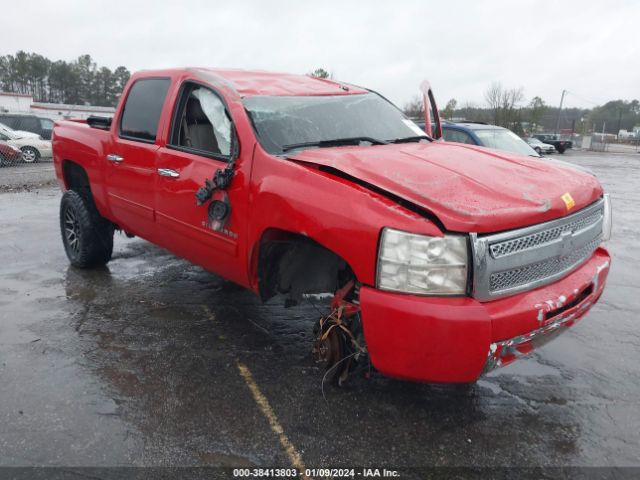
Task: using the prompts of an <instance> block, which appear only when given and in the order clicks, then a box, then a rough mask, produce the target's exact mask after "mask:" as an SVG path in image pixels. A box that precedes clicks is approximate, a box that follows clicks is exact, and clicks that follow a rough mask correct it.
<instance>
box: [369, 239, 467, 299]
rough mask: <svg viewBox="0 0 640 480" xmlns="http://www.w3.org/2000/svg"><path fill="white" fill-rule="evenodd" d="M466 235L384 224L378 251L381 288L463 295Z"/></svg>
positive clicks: (465, 269) (465, 271) (418, 292)
mask: <svg viewBox="0 0 640 480" xmlns="http://www.w3.org/2000/svg"><path fill="white" fill-rule="evenodd" d="M467 251H468V249H467V237H466V236H462V235H445V236H444V237H429V236H426V235H416V234H413V233H407V232H402V231H400V230H394V229H392V228H385V229H384V230H383V231H382V236H381V238H380V251H379V252H378V278H377V286H378V288H380V289H381V290H392V291H396V292H405V293H416V294H422V295H464V294H465V293H466V291H467V263H468V262H467Z"/></svg>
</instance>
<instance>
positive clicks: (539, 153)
mask: <svg viewBox="0 0 640 480" xmlns="http://www.w3.org/2000/svg"><path fill="white" fill-rule="evenodd" d="M535 151H536V152H538V155H542V149H541V148H540V147H536V148H535Z"/></svg>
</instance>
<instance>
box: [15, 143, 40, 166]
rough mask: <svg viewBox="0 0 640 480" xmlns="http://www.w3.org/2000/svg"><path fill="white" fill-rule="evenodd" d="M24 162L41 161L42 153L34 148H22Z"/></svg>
mask: <svg viewBox="0 0 640 480" xmlns="http://www.w3.org/2000/svg"><path fill="white" fill-rule="evenodd" d="M20 150H22V161H23V162H24V163H36V162H37V161H38V160H40V152H39V151H38V150H36V149H35V148H33V147H22V148H21V149H20Z"/></svg>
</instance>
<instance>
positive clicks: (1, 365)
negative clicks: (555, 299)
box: [0, 152, 640, 478]
mask: <svg viewBox="0 0 640 480" xmlns="http://www.w3.org/2000/svg"><path fill="white" fill-rule="evenodd" d="M558 158H561V159H562V160H565V161H570V162H575V163H577V164H580V165H583V166H587V167H589V168H591V169H592V170H594V171H595V172H596V173H597V175H598V177H599V178H600V180H601V182H602V183H603V185H604V187H605V189H606V190H607V191H608V192H610V194H611V196H612V201H613V208H614V232H613V239H612V240H611V242H610V243H609V247H610V250H611V253H612V257H613V260H612V267H611V273H610V275H609V281H608V286H607V288H606V290H605V293H604V295H603V297H602V298H601V300H600V302H599V303H598V304H597V305H596V306H595V307H594V308H593V310H592V311H591V312H590V313H589V314H588V315H587V316H586V317H585V318H584V319H583V320H582V321H581V322H580V323H578V324H577V325H576V326H575V327H574V328H572V329H570V330H569V331H567V332H566V333H565V334H563V335H561V336H560V337H559V338H557V339H556V340H554V341H553V342H551V343H550V344H548V345H546V346H544V347H543V348H541V349H539V350H538V351H536V352H535V353H534V354H533V355H532V356H531V357H529V358H527V359H524V360H521V361H519V362H516V363H514V364H512V365H509V366H507V367H504V368H502V369H499V370H497V371H494V372H492V373H490V374H489V375H488V376H486V377H484V378H482V379H481V380H480V381H479V382H478V383H477V384H475V385H473V386H470V387H459V386H443V385H422V384H415V383H408V382H402V381H397V380H392V379H388V378H384V377H382V376H380V375H378V374H373V375H372V376H371V378H365V377H364V376H362V375H357V376H355V377H353V378H351V379H350V381H349V382H348V383H347V385H346V386H344V387H342V388H337V387H333V386H329V385H324V389H323V388H322V385H321V379H322V372H321V370H320V368H319V367H318V366H317V365H316V364H315V363H314V362H313V360H312V358H311V355H310V350H311V338H312V326H313V323H314V322H315V321H316V320H317V318H318V316H319V315H320V312H319V309H321V308H322V304H321V303H319V301H315V302H311V301H310V302H309V304H307V305H304V306H301V307H295V308H290V309H285V308H283V306H282V303H281V301H271V302H269V303H267V304H261V303H260V302H259V300H258V299H257V298H255V297H254V296H253V294H252V293H250V292H247V291H245V290H243V289H241V288H238V287H236V286H235V285H233V284H230V283H228V282H226V281H224V280H222V279H220V278H218V277H216V276H215V275H213V274H211V273H208V272H206V271H204V270H202V269H201V268H199V267H196V266H193V265H191V264H189V263H188V262H186V261H184V260H181V259H179V258H176V257H175V256H173V255H171V254H170V253H168V252H166V251H163V250H161V249H159V248H157V247H155V246H153V245H151V244H149V243H146V242H144V241H142V240H139V239H128V238H126V237H124V236H121V235H117V236H116V243H115V252H114V257H113V260H112V261H111V262H110V263H109V265H108V267H106V268H102V269H98V270H93V271H79V270H76V269H73V268H71V267H70V266H69V264H68V262H67V259H66V257H65V255H64V251H63V248H62V244H61V240H60V232H59V226H58V206H59V200H60V192H59V191H58V190H56V189H55V188H53V187H46V188H35V189H34V188H31V189H30V190H28V191H24V190H23V191H20V192H8V193H0V231H1V232H2V245H3V248H2V249H0V478H2V473H3V469H2V468H1V467H5V470H4V472H5V473H6V472H7V471H8V470H6V467H25V466H48V467H61V468H62V467H64V469H63V471H64V472H69V471H73V468H77V467H116V466H120V467H122V466H125V467H202V466H212V467H227V468H233V467H244V468H248V469H253V468H267V467H282V468H299V469H305V468H306V469H320V468H355V469H356V473H358V472H360V473H361V474H362V472H365V471H364V470H363V469H364V468H378V469H383V468H387V469H391V470H397V471H399V472H401V473H402V476H403V478H412V477H416V478H419V477H420V476H421V475H422V473H420V470H416V468H434V467H451V468H454V467H521V468H522V467H525V468H532V467H640V459H639V452H640V371H639V365H640V325H639V323H638V322H639V320H638V314H639V313H640V269H639V268H638V266H639V265H640V262H639V260H640V249H639V248H638V244H639V241H640V221H639V220H640V213H639V212H638V205H640V191H639V190H638V185H640V174H639V166H640V156H639V155H614V154H592V153H586V152H584V153H583V152H568V153H567V154H565V155H563V156H560V155H558ZM389 321H390V322H392V321H393V319H389ZM70 469H71V470H70ZM78 471H80V470H78ZM109 471H110V470H109V469H105V470H101V471H100V472H101V473H96V474H95V475H94V476H95V477H96V478H107V474H108V472H109ZM214 471H215V470H214ZM435 471H437V470H435ZM584 471H585V472H590V471H591V472H595V470H589V469H586V470H584ZM607 471H608V470H607ZM17 472H20V470H18V471H17ZM185 472H186V471H185ZM448 472H449V473H451V475H452V476H453V474H454V473H456V472H459V471H458V470H455V469H454V470H449V471H448ZM557 472H560V470H558V471H556V473H557ZM14 473H15V471H14ZM23 473H24V472H23ZM49 473H51V472H49ZM311 473H313V471H312V470H311ZM316 473H317V475H311V476H322V475H321V473H322V472H316ZM365 473H366V472H365ZM634 473H638V474H640V470H637V471H635V472H634ZM87 476H88V475H87ZM272 476H273V475H272ZM359 476H362V475H359ZM485 477H486V475H485ZM24 478H27V477H24ZM31 478H33V475H31ZM69 478H76V477H69ZM617 478H621V477H617Z"/></svg>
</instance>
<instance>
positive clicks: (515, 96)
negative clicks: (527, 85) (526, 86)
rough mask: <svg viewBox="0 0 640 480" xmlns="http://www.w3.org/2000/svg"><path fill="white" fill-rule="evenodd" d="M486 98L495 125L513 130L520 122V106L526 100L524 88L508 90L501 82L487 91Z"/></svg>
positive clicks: (494, 83)
mask: <svg viewBox="0 0 640 480" xmlns="http://www.w3.org/2000/svg"><path fill="white" fill-rule="evenodd" d="M484 98H485V100H486V102H487V105H488V107H489V110H490V111H491V114H492V117H493V123H494V124H495V125H499V126H501V127H505V128H512V127H513V126H514V124H515V123H516V122H518V121H519V118H518V116H519V112H518V104H519V103H520V102H522V100H524V93H523V91H522V88H511V89H507V88H504V87H503V86H502V84H501V83H500V82H493V83H492V84H491V85H489V87H488V88H487V90H485V93H484Z"/></svg>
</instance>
